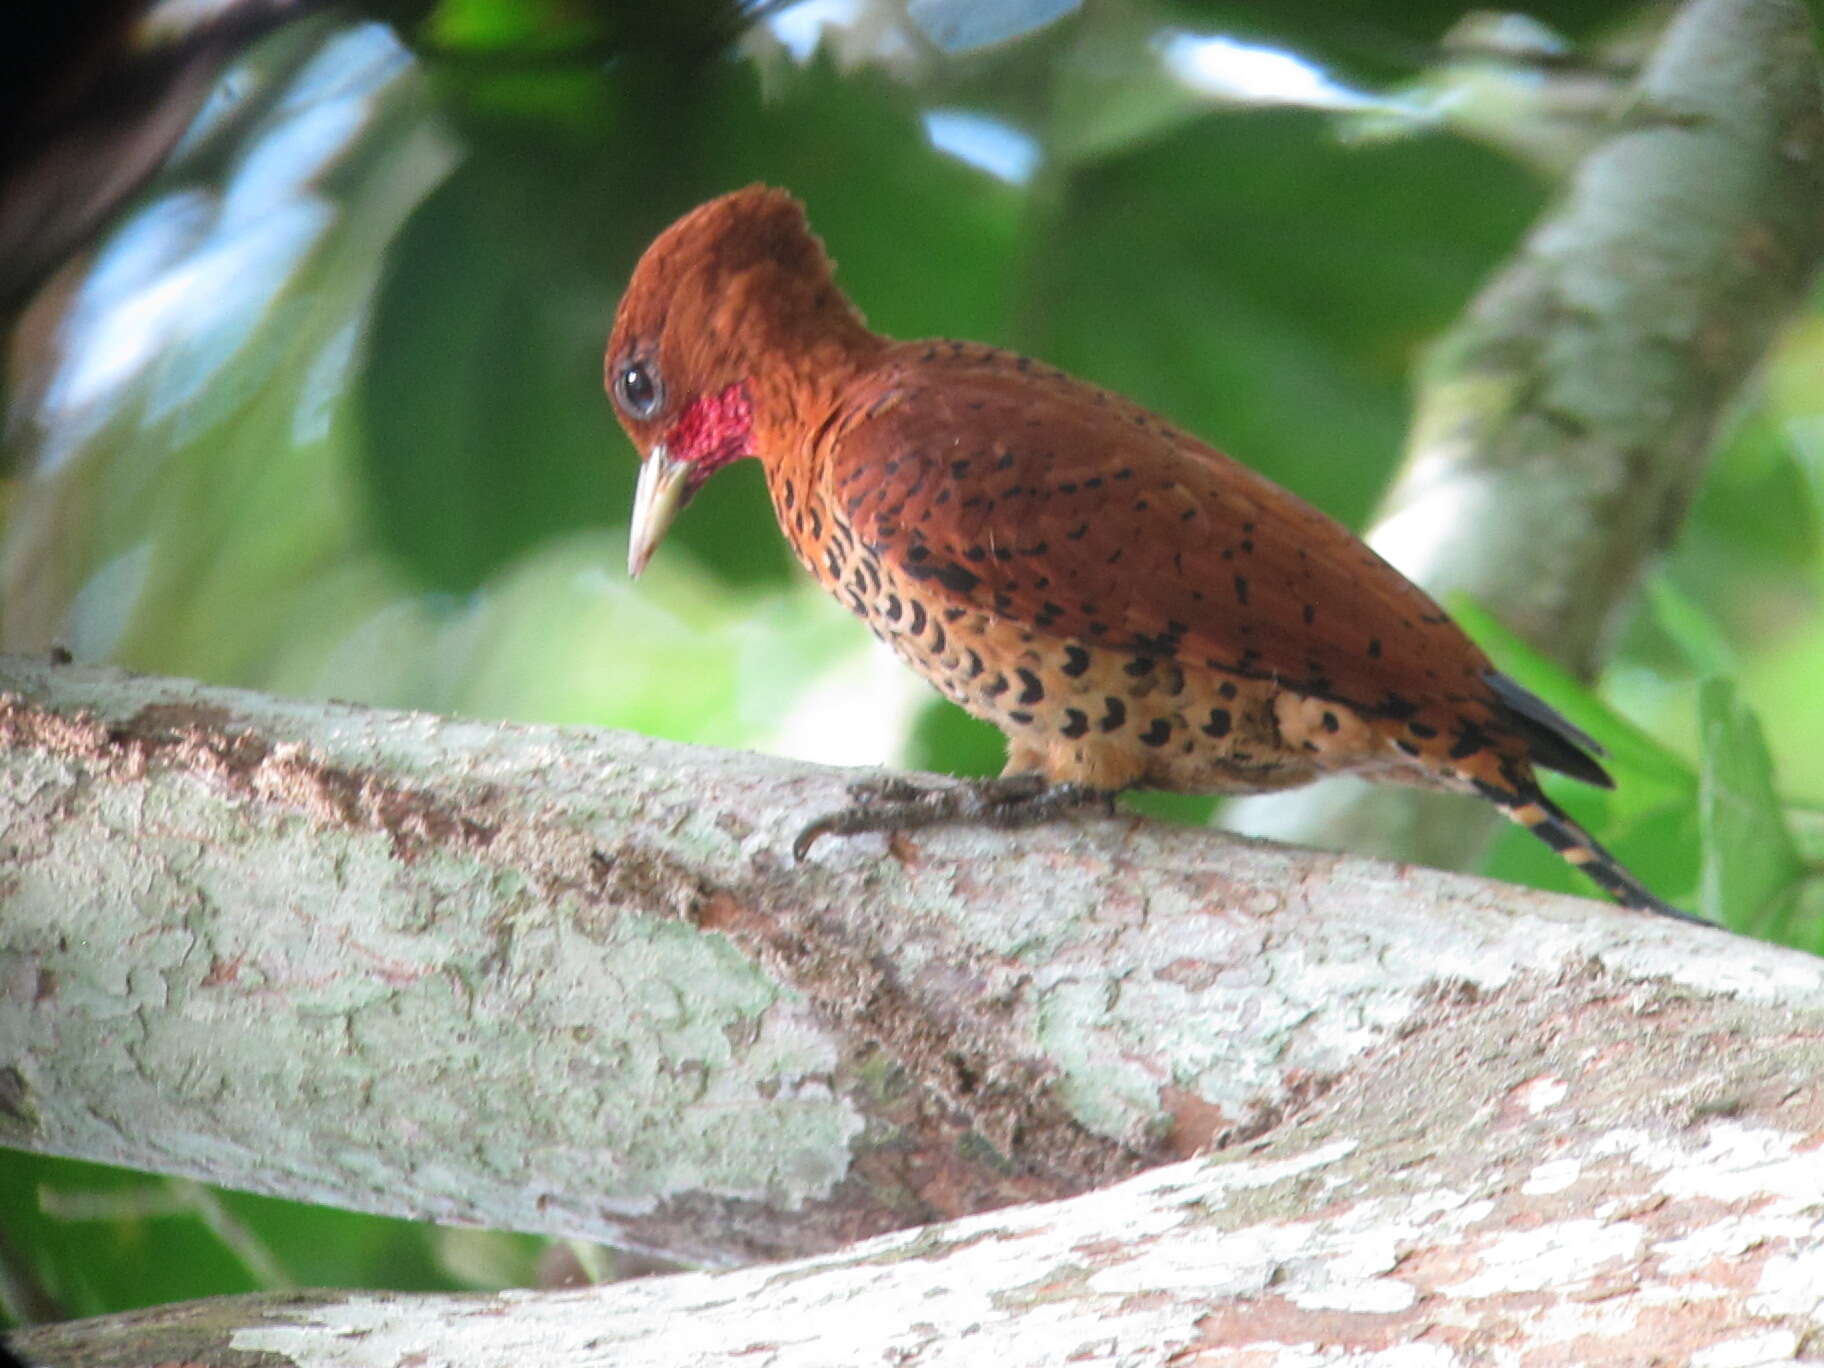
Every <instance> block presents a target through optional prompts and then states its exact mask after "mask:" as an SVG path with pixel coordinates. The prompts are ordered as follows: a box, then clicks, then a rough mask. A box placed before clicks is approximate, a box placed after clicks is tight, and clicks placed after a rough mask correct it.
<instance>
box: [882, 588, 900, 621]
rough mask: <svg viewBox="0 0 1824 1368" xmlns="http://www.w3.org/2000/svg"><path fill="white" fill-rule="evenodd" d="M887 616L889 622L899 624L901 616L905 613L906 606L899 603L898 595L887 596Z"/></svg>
mask: <svg viewBox="0 0 1824 1368" xmlns="http://www.w3.org/2000/svg"><path fill="white" fill-rule="evenodd" d="M885 611H886V615H887V621H888V622H898V621H899V615H900V614H901V613H902V612H904V611H905V604H903V603H901V602H900V601H899V595H898V594H888V595H887V606H886V610H885Z"/></svg>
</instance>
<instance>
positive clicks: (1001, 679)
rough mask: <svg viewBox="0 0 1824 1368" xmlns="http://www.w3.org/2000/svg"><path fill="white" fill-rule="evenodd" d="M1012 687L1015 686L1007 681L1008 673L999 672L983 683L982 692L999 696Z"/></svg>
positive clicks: (995, 696) (992, 696)
mask: <svg viewBox="0 0 1824 1368" xmlns="http://www.w3.org/2000/svg"><path fill="white" fill-rule="evenodd" d="M1012 687H1013V686H1012V685H1011V684H1009V683H1008V682H1007V676H1006V675H1004V674H997V675H996V676H995V677H994V678H993V679H991V680H989V681H988V682H987V683H986V684H984V685H982V692H983V693H985V694H987V695H988V697H990V698H999V697H1000V696H1001V695H1002V694H1004V693H1006V692H1007V690H1008V689H1010V688H1012Z"/></svg>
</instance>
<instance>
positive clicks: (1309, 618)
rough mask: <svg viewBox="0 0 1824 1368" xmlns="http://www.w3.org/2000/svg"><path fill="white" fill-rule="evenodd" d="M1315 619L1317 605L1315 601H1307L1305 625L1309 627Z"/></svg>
mask: <svg viewBox="0 0 1824 1368" xmlns="http://www.w3.org/2000/svg"><path fill="white" fill-rule="evenodd" d="M1316 621H1317V605H1316V604H1315V603H1307V604H1306V605H1305V626H1307V627H1309V626H1310V625H1311V624H1312V623H1314V622H1316Z"/></svg>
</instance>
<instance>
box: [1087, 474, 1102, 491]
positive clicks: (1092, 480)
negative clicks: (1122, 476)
mask: <svg viewBox="0 0 1824 1368" xmlns="http://www.w3.org/2000/svg"><path fill="white" fill-rule="evenodd" d="M1083 488H1085V489H1100V488H1102V477H1101V476H1100V475H1091V476H1090V477H1089V478H1088V479H1087V480H1085V481H1083Z"/></svg>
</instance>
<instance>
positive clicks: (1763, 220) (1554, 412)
mask: <svg viewBox="0 0 1824 1368" xmlns="http://www.w3.org/2000/svg"><path fill="white" fill-rule="evenodd" d="M1821 202H1824V109H1821V108H1820V104H1819V85H1818V60H1817V52H1816V49H1815V47H1814V45H1813V40H1812V31H1811V22H1810V18H1809V16H1808V14H1807V12H1806V10H1805V8H1804V7H1803V6H1801V5H1799V4H1797V3H1795V0H1694V2H1693V3H1690V4H1687V5H1685V6H1684V7H1683V8H1682V9H1681V10H1680V11H1679V12H1678V14H1677V16H1676V17H1675V18H1674V19H1673V21H1672V23H1671V24H1670V25H1669V26H1668V28H1667V29H1666V32H1665V34H1664V36H1663V38H1662V39H1661V41H1660V42H1659V44H1658V46H1657V47H1656V49H1655V51H1654V53H1653V54H1652V57H1651V58H1650V60H1649V61H1648V62H1647V64H1646V66H1645V68H1644V69H1643V70H1642V72H1641V75H1640V78H1639V80H1638V81H1637V82H1636V83H1635V85H1634V87H1633V89H1632V90H1631V91H1630V92H1629V93H1628V96H1627V98H1626V99H1625V101H1624V102H1623V103H1622V104H1621V105H1620V106H1619V107H1618V108H1617V109H1616V111H1615V114H1614V122H1613V127H1612V128H1611V129H1610V130H1609V131H1608V132H1607V134H1606V135H1605V136H1604V137H1602V138H1601V139H1600V140H1599V141H1598V142H1597V143H1596V145H1595V146H1594V148H1593V149H1592V150H1591V151H1590V153H1589V154H1588V155H1587V156H1586V157H1585V158H1584V159H1583V161H1582V162H1581V164H1580V165H1579V166H1578V167H1577V169H1576V171H1575V173H1574V174H1573V176H1572V177H1571V180H1570V183H1569V184H1568V185H1567V187H1566V189H1565V193H1564V194H1563V196H1562V197H1561V198H1560V200H1559V201H1558V202H1557V203H1556V204H1555V205H1554V206H1553V207H1552V208H1551V209H1550V210H1548V211H1547V213H1546V214H1545V215H1544V217H1543V218H1542V219H1541V220H1540V221H1539V223H1538V224H1536V225H1535V226H1534V228H1533V230H1532V232H1531V233H1530V234H1529V235H1528V237H1527V239H1526V241H1525V242H1524V243H1523V244H1522V246H1521V247H1520V249H1519V251H1518V252H1517V253H1516V254H1515V256H1514V257H1513V259H1512V260H1511V261H1509V262H1508V263H1507V265H1506V266H1504V267H1503V268H1502V270H1501V271H1500V273H1499V274H1497V275H1496V276H1495V278H1494V279H1493V280H1491V281H1490V282H1489V283H1488V284H1487V285H1486V286H1485V287H1484V288H1483V290H1482V292H1481V294H1480V295H1479V296H1478V297H1477V299H1476V300H1475V301H1474V302H1473V303H1472V304H1471V306H1470V307H1469V309H1468V310H1467V311H1466V313H1465V314H1464V316H1463V318H1462V320H1461V321H1460V322H1459V323H1458V324H1457V325H1456V327H1455V328H1454V329H1453V330H1452V331H1451V332H1450V333H1449V334H1448V335H1447V336H1445V337H1444V338H1443V339H1441V340H1440V342H1439V343H1438V345H1437V347H1436V348H1435V350H1434V353H1433V356H1432V358H1431V360H1430V363H1429V364H1428V365H1427V366H1426V367H1425V371H1424V374H1423V375H1422V376H1421V380H1420V386H1419V392H1418V396H1417V403H1416V408H1415V411H1414V416H1413V422H1412V429H1411V436H1410V439H1409V441H1408V445H1407V451H1406V456H1405V461H1404V463H1403V466H1402V468H1401V471H1400V475H1399V477H1398V479H1397V480H1396V482H1395V484H1394V486H1393V488H1392V489H1391V490H1390V491H1389V493H1388V495H1387V497H1386V499H1385V501H1384V502H1383V504H1382V507H1381V510H1380V512H1379V514H1378V515H1377V516H1376V519H1375V521H1374V526H1373V529H1372V531H1371V532H1370V534H1369V540H1370V541H1371V542H1372V543H1373V545H1374V547H1375V549H1376V550H1378V551H1379V552H1380V553H1381V554H1382V555H1384V556H1386V557H1387V558H1388V559H1389V560H1390V561H1392V562H1393V563H1394V564H1395V565H1397V566H1399V567H1400V569H1402V570H1404V571H1405V572H1406V573H1407V575H1408V576H1410V577H1411V578H1412V579H1414V580H1416V581H1417V582H1418V583H1420V584H1422V585H1424V586H1425V588H1426V589H1428V590H1430V591H1431V593H1432V594H1433V595H1434V596H1435V597H1440V598H1447V597H1448V596H1449V595H1451V594H1456V593H1466V594H1469V595H1470V596H1472V597H1473V598H1474V599H1475V600H1476V601H1477V602H1479V603H1480V604H1481V605H1482V606H1484V607H1485V608H1487V609H1489V610H1490V611H1492V612H1493V613H1495V614H1496V616H1498V617H1500V618H1501V619H1502V620H1503V621H1504V622H1506V623H1507V624H1508V625H1509V626H1510V627H1512V628H1513V629H1514V630H1515V631H1517V632H1519V633H1520V634H1521V635H1523V636H1525V637H1526V638H1527V639H1528V640H1529V641H1530V642H1532V644H1533V645H1535V646H1536V647H1537V648H1539V649H1540V650H1541V651H1544V652H1545V653H1546V654H1548V655H1550V656H1552V657H1553V658H1555V659H1557V660H1558V661H1560V662H1562V663H1563V664H1565V665H1566V666H1568V667H1569V668H1571V669H1573V670H1575V671H1576V672H1578V673H1580V674H1586V675H1587V674H1590V673H1593V672H1594V670H1595V668H1596V666H1597V665H1598V664H1599V663H1600V662H1601V660H1602V657H1603V655H1604V651H1605V646H1606V644H1607V639H1608V635H1609V628H1610V626H1611V624H1612V623H1613V621H1614V618H1615V616H1616V614H1617V612H1618V611H1620V610H1621V609H1622V608H1624V607H1625V606H1626V605H1627V604H1629V603H1630V602H1631V601H1632V598H1633V596H1634V593H1635V590H1636V588H1637V586H1638V583H1639V579H1640V576H1641V573H1642V570H1643V568H1644V566H1645V565H1646V564H1647V562H1648V561H1649V560H1650V559H1651V558H1652V557H1653V556H1654V555H1656V554H1658V553H1659V552H1661V551H1662V550H1664V549H1665V547H1666V546H1667V545H1669V544H1670V542H1671V541H1672V538H1673V536H1674V535H1675V534H1676V532H1677V529H1678V526H1679V523H1680V521H1681V520H1682V518H1683V516H1684V512H1685V509H1686V507H1687V506H1688V505H1689V503H1690V502H1691V499H1692V498H1693V496H1694V494H1695V493H1696V490H1697V487H1698V484H1699V482H1700V481H1701V479H1702V477H1703V473H1704V468H1705V463H1706V461H1707V459H1708V456H1709V454H1710V451H1711V449H1712V447H1713V445H1714V438H1715V434H1716V430H1717V428H1718V426H1719V424H1721V422H1722V421H1723V419H1724V418H1725V416H1726V415H1727V413H1728V410H1729V404H1730V401H1731V399H1732V398H1733V397H1734V395H1735V394H1736V391H1737V390H1738V388H1739V387H1740V385H1741V383H1742V381H1743V380H1744V379H1745V378H1746V377H1747V376H1748V374H1749V373H1750V372H1751V370H1752V368H1753V367H1754V365H1755V363H1756V361H1758V360H1759V358H1760V357H1761V355H1762V354H1763V352H1764V351H1765V350H1766V348H1767V346H1768V345H1769V343H1770V342H1771V340H1772V339H1773V337H1774V335H1775V334H1776V332H1777V331H1778V329H1779V328H1780V326H1781V325H1782V324H1783V323H1784V321H1785V320H1786V319H1787V317H1788V316H1789V315H1790V314H1791V312H1792V310H1793V309H1794V308H1795V307H1796V306H1797V305H1798V304H1799V302H1800V301H1801V300H1802V299H1803V298H1804V296H1805V291H1806V287H1807V284H1808V283H1809V281H1810V280H1811V279H1812V277H1813V275H1814V273H1815V271H1816V269H1817V265H1818V260H1819V255H1820V252H1824V215H1821V214H1820V213H1819V205H1820V203H1821ZM1231 820H1232V821H1233V823H1234V824H1235V825H1236V827H1237V828H1238V829H1240V830H1246V831H1250V832H1254V833H1255V834H1258V835H1270V836H1275V837H1278V838H1279V839H1282V840H1295V841H1303V840H1311V841H1320V842H1322V843H1324V844H1328V845H1338V846H1342V847H1344V848H1348V849H1357V850H1372V851H1377V852H1381V853H1398V854H1401V855H1404V856H1407V857H1415V858H1421V859H1424V860H1426V861H1427V862H1434V863H1438V864H1444V865H1451V864H1457V863H1461V862H1462V861H1464V860H1467V859H1469V858H1471V857H1472V856H1473V854H1474V853H1475V852H1476V851H1477V850H1478V849H1479V848H1480V846H1481V844H1482V842H1483V841H1484V840H1485V838H1486V835H1487V832H1488V830H1489V828H1490V826H1491V825H1492V823H1493V821H1494V818H1493V815H1492V814H1490V813H1486V812H1483V813H1475V812H1470V813H1462V812H1458V811H1455V810H1447V809H1446V808H1445V807H1444V806H1443V805H1442V804H1441V803H1440V802H1439V801H1438V800H1437V798H1436V796H1435V795H1428V794H1422V793H1400V794H1394V795H1389V794H1387V793H1386V792H1385V791H1379V790H1377V791H1376V792H1375V793H1373V794H1365V793H1363V792H1362V791H1361V789H1360V787H1359V786H1350V785H1342V786H1337V787H1327V788H1319V789H1313V790H1301V791H1299V792H1297V793H1292V794H1286V795H1280V796H1275V797H1271V798H1261V799H1250V800H1248V801H1247V802H1245V803H1238V804H1234V805H1232V809H1231Z"/></svg>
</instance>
